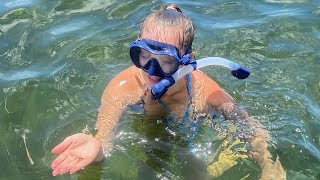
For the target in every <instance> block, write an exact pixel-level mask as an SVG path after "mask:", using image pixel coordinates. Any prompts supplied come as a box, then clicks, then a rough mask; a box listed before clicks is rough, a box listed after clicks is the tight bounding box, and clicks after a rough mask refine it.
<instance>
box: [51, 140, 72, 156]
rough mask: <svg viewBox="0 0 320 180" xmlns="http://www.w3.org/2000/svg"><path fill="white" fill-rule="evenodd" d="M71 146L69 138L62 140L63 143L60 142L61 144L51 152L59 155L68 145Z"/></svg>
mask: <svg viewBox="0 0 320 180" xmlns="http://www.w3.org/2000/svg"><path fill="white" fill-rule="evenodd" d="M71 144H72V140H71V138H70V136H69V137H67V138H66V139H64V141H62V143H60V144H58V145H57V146H56V147H54V148H53V149H52V150H51V152H52V153H53V154H61V153H62V152H63V151H64V150H66V149H67V148H68V147H69V146H70V145H71Z"/></svg>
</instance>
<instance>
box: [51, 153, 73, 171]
mask: <svg viewBox="0 0 320 180" xmlns="http://www.w3.org/2000/svg"><path fill="white" fill-rule="evenodd" d="M74 159H75V158H74V157H68V158H66V159H65V160H64V161H63V162H61V163H60V164H59V165H58V166H57V167H56V168H55V169H57V170H58V171H59V174H64V173H66V172H68V164H69V163H70V162H72V161H73V160H74Z"/></svg>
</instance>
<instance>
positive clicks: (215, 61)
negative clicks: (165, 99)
mask: <svg viewBox="0 0 320 180" xmlns="http://www.w3.org/2000/svg"><path fill="white" fill-rule="evenodd" d="M209 65H216V66H224V67H226V68H229V69H230V70H231V74H232V75H233V76H235V77H236V78H238V79H245V78H247V77H248V76H249V75H250V71H249V70H248V69H247V68H245V67H242V66H240V65H239V64H237V63H235V62H233V61H230V60H228V59H225V58H221V57H206V58H202V59H199V60H197V61H193V63H192V64H188V65H185V66H183V67H181V68H179V69H178V70H177V72H175V73H174V74H173V75H172V76H168V77H165V78H164V79H162V80H161V81H160V82H158V83H155V84H154V85H153V86H152V88H151V94H152V97H151V98H152V99H154V100H156V99H160V98H161V96H162V95H163V94H164V93H165V92H166V91H167V90H168V88H169V87H171V86H172V85H173V84H174V83H175V82H176V81H178V80H179V79H180V78H182V77H184V76H185V75H187V74H188V73H190V72H192V71H194V70H196V69H200V68H202V67H205V66H209Z"/></svg>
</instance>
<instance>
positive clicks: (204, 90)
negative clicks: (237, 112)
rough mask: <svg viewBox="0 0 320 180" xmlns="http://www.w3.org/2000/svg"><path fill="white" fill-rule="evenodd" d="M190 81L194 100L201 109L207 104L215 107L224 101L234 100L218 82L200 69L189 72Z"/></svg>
mask: <svg viewBox="0 0 320 180" xmlns="http://www.w3.org/2000/svg"><path fill="white" fill-rule="evenodd" d="M191 82H192V90H193V93H194V94H195V100H196V101H197V104H198V106H199V107H201V109H204V108H205V107H209V106H211V107H212V106H213V107H216V108H217V107H219V106H221V105H222V104H224V103H226V102H233V101H234V100H233V98H232V97H231V96H230V95H229V94H228V93H226V92H225V91H224V90H223V89H222V88H221V87H220V86H219V85H218V83H216V82H215V81H214V80H213V79H212V78H210V77H209V76H207V75H206V74H205V73H203V72H202V71H200V70H196V71H193V72H192V73H191Z"/></svg>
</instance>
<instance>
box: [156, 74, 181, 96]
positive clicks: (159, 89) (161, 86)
mask: <svg viewBox="0 0 320 180" xmlns="http://www.w3.org/2000/svg"><path fill="white" fill-rule="evenodd" d="M174 83H175V80H174V79H173V77H172V76H168V77H165V78H164V79H162V80H161V81H159V82H157V83H155V84H153V85H152V87H151V95H152V96H151V99H152V100H157V99H160V98H161V96H162V95H163V94H164V93H166V92H167V90H168V89H169V87H171V86H172V85H173V84H174Z"/></svg>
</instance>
